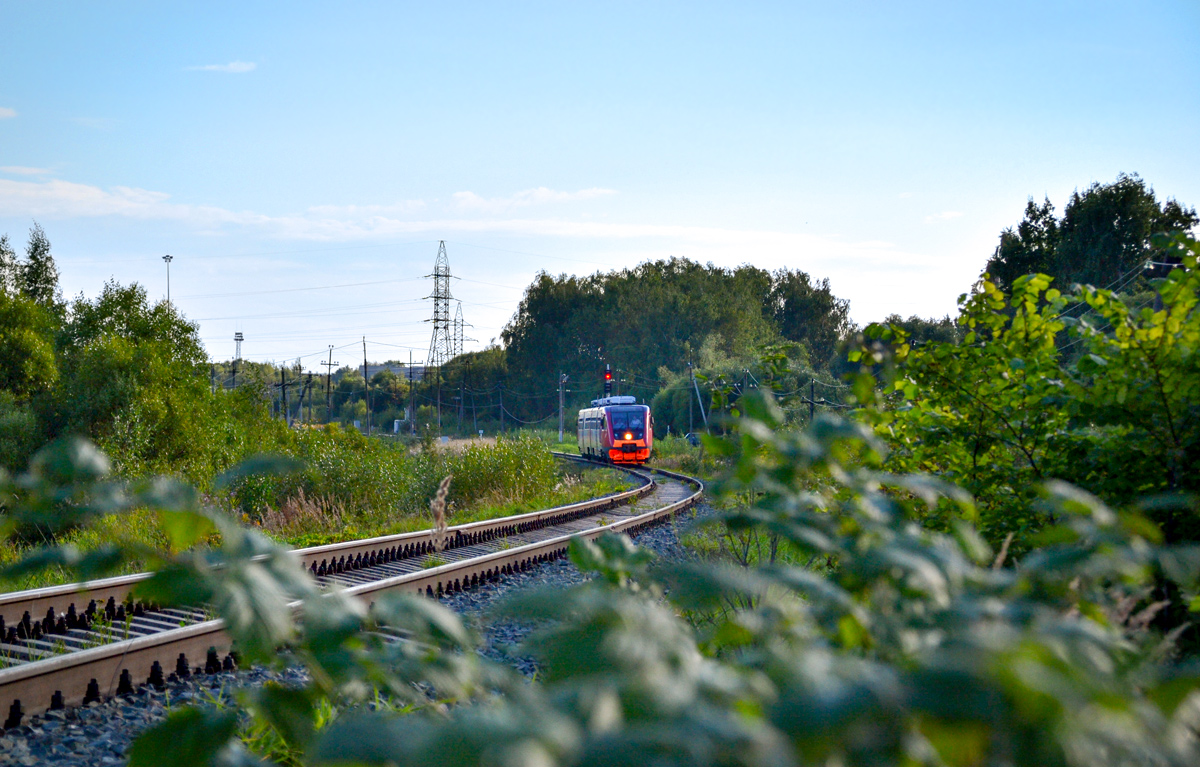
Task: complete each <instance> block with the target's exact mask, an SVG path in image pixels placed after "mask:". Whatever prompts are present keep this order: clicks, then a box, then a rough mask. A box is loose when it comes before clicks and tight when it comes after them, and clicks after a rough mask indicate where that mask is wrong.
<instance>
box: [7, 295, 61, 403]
mask: <svg viewBox="0 0 1200 767" xmlns="http://www.w3.org/2000/svg"><path fill="white" fill-rule="evenodd" d="M54 327H55V321H54V317H53V315H52V314H51V313H50V312H49V311H47V310H46V309H44V308H42V307H41V306H40V305H38V304H37V303H36V302H34V301H32V300H30V299H28V298H25V297H24V296H21V295H19V294H13V293H8V292H6V291H0V390H4V391H9V392H12V393H13V394H14V395H16V396H18V397H23V398H27V397H29V396H31V395H33V394H38V393H41V392H44V391H46V390H48V389H49V388H50V387H51V386H52V385H53V384H54V382H55V380H56V379H57V378H58V365H57V363H56V361H55V359H54V342H53V334H54Z"/></svg>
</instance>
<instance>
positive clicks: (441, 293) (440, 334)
mask: <svg viewBox="0 0 1200 767" xmlns="http://www.w3.org/2000/svg"><path fill="white" fill-rule="evenodd" d="M425 276H426V277H432V278H433V293H432V294H430V295H428V296H426V298H432V299H433V317H431V318H430V319H428V320H425V321H426V322H432V323H433V336H432V337H431V338H430V339H429V354H428V355H427V356H426V358H425V366H426V367H427V368H440V367H441V366H442V365H444V364H446V362H448V361H449V360H450V359H451V358H453V357H454V337H453V336H452V335H451V328H450V299H451V296H450V259H449V257H447V256H446V242H445V240H442V241H440V242H439V243H438V254H437V262H436V263H435V264H434V266H433V274H427V275H425Z"/></svg>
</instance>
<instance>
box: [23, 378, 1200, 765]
mask: <svg viewBox="0 0 1200 767" xmlns="http://www.w3.org/2000/svg"><path fill="white" fill-rule="evenodd" d="M743 407H744V410H745V412H746V416H745V418H744V419H743V420H742V421H741V424H740V427H739V430H738V436H737V437H736V438H733V439H729V440H712V439H710V440H709V445H708V446H709V449H711V450H713V451H716V452H720V453H722V454H725V455H728V456H729V457H730V459H731V460H733V461H734V462H735V467H734V470H733V471H732V472H731V475H730V476H729V478H728V479H727V480H726V481H725V482H724V483H723V484H722V485H721V487H720V488H719V491H720V492H727V493H734V494H737V495H739V496H742V497H746V498H751V499H753V503H752V505H750V506H749V507H742V508H739V509H737V510H734V511H730V512H728V513H725V514H724V515H723V516H722V517H721V518H720V519H719V520H717V521H716V522H715V523H716V524H721V525H725V526H727V527H728V528H729V529H731V530H740V531H747V530H758V531H761V532H762V533H763V534H769V535H775V536H778V537H779V538H781V539H782V540H785V541H786V542H787V543H788V545H790V546H793V547H795V548H796V550H798V551H801V552H806V553H808V554H811V555H812V556H814V557H819V558H821V559H822V560H831V561H836V566H835V567H834V568H833V569H832V570H831V571H830V572H829V573H828V574H827V575H818V574H817V573H814V572H813V571H810V570H808V569H806V568H804V567H802V566H796V565H793V564H789V563H786V562H779V561H776V562H774V563H773V564H766V563H759V564H756V565H751V566H748V567H735V566H729V565H724V564H719V563H708V562H694V563H683V564H670V563H666V564H662V565H658V566H654V565H653V563H651V562H650V557H648V556H647V555H646V554H645V553H643V552H640V551H638V550H637V549H636V547H633V546H632V545H631V544H630V543H629V541H628V540H627V539H623V538H618V537H608V538H602V539H601V540H600V541H598V542H596V543H594V544H585V543H582V542H580V541H576V542H574V543H573V544H572V552H571V554H572V558H573V560H574V561H575V562H576V563H577V564H578V565H579V566H580V567H582V568H584V569H586V570H589V571H591V572H593V573H595V574H596V575H598V576H599V577H596V578H592V579H590V580H589V581H587V582H586V583H584V584H583V585H580V586H577V587H574V588H571V589H568V590H561V589H550V590H546V591H541V592H523V593H521V594H519V595H518V596H517V597H515V598H514V600H513V601H512V602H510V604H509V605H508V607H507V608H506V610H505V612H506V613H507V614H508V615H509V616H512V617H515V618H518V619H522V620H532V621H535V622H536V625H537V626H538V629H537V630H536V631H535V633H534V634H533V636H532V637H531V639H530V640H529V641H527V642H526V644H525V646H524V647H523V650H522V651H523V652H526V653H529V654H532V655H533V656H534V657H535V658H536V659H537V661H538V663H539V673H538V676H537V679H536V680H534V681H530V680H524V679H521V678H519V677H517V676H516V674H515V673H514V672H512V671H510V670H508V669H506V668H504V667H498V666H495V665H492V664H491V663H489V662H487V661H485V660H484V659H483V658H482V657H481V656H480V655H478V654H477V653H476V652H475V649H476V648H477V647H478V643H479V637H478V636H477V635H476V634H475V633H473V632H472V631H471V630H469V629H467V628H466V627H465V626H464V625H463V624H462V622H461V621H460V619H459V618H458V617H457V616H456V615H454V614H453V613H450V612H449V611H447V610H445V609H444V608H442V607H441V606H439V605H438V604H437V603H435V602H432V601H429V600H425V599H422V598H419V597H411V596H402V597H395V596H386V597H383V598H379V599H376V601H375V603H374V604H373V605H372V606H371V607H370V608H369V609H368V608H366V607H364V606H363V605H362V604H361V603H358V602H356V601H354V600H352V599H348V598H346V597H345V596H344V595H342V594H340V593H338V592H333V593H320V592H318V591H317V590H316V589H315V588H314V587H313V585H312V583H311V581H308V580H307V576H306V574H305V573H304V571H303V570H302V569H300V568H299V566H298V565H297V564H296V563H295V561H294V560H293V559H291V558H289V557H286V556H282V554H281V552H280V550H278V549H276V548H274V547H272V546H271V545H270V544H269V542H267V541H265V540H263V539H262V538H261V537H259V536H257V534H255V533H253V532H239V531H237V530H236V529H233V528H231V527H230V526H229V523H228V522H227V521H225V520H223V519H221V518H220V517H219V515H214V514H213V512H209V511H205V510H203V509H198V508H196V507H195V506H194V505H192V504H194V501H195V498H196V496H195V494H192V495H191V496H187V495H186V494H185V493H180V492H178V491H177V490H174V491H171V492H168V490H171V488H170V487H168V488H163V489H162V490H161V491H160V492H158V493H156V494H147V493H143V494H142V495H141V496H140V497H139V499H138V500H139V502H142V503H148V502H149V503H153V504H155V506H156V507H157V508H160V509H161V510H162V512H163V513H165V514H168V515H176V516H177V517H178V518H179V519H180V522H179V524H178V525H177V530H178V534H179V536H180V538H179V540H180V541H186V540H189V539H190V540H193V541H197V542H198V541H199V537H200V536H201V535H202V532H203V528H204V525H196V524H193V522H192V519H194V518H196V517H197V516H200V517H204V518H206V519H209V520H211V522H212V524H214V525H216V526H217V527H219V528H220V529H221V530H222V536H221V539H222V543H221V546H220V548H219V549H208V548H206V547H204V546H200V547H199V548H195V549H191V550H188V551H187V552H184V553H183V554H178V555H170V556H164V558H163V559H162V563H163V565H164V566H165V567H164V570H163V572H164V573H166V575H164V576H162V577H160V578H156V579H155V580H153V581H151V582H150V585H149V586H147V591H146V593H147V594H149V595H152V596H153V597H154V598H155V599H159V600H162V601H167V600H169V599H170V598H171V597H175V598H176V599H177V600H180V601H185V602H186V601H189V600H190V601H191V602H192V603H195V600H196V599H197V598H199V597H202V596H207V597H210V598H211V599H212V601H213V602H214V604H216V605H219V607H220V610H221V614H222V617H224V618H225V619H226V621H227V622H228V625H229V631H230V633H231V634H232V635H233V637H234V639H235V642H236V643H237V645H238V647H239V648H240V649H241V651H242V652H243V653H244V654H245V655H246V657H248V658H254V659H258V660H259V661H260V662H261V663H263V664H265V665H269V666H278V665H281V664H284V663H300V664H303V665H304V666H305V667H306V669H307V670H308V678H309V679H310V682H309V683H308V684H307V685H305V686H303V687H298V688H295V689H283V688H279V687H271V686H268V687H266V688H263V689H262V690H261V691H257V690H256V691H248V692H247V693H245V694H244V695H243V696H242V698H241V703H242V706H243V710H242V713H241V717H240V719H241V721H242V722H245V723H246V725H244V726H247V727H249V728H251V729H252V730H253V731H255V732H258V733H262V732H264V731H268V730H269V731H271V732H273V733H274V734H275V737H274V738H272V739H266V738H263V737H256V738H255V739H253V740H252V741H251V743H252V744H255V743H258V744H260V745H261V746H262V747H263V754H262V755H267V754H269V755H271V756H275V757H283V758H286V759H288V760H290V761H291V762H292V763H304V764H311V765H324V764H364V765H375V764H379V765H382V764H438V765H445V766H446V767H456V766H457V765H477V764H498V763H501V764H508V763H513V764H516V763H521V764H541V765H559V764H561V765H577V764H614V765H616V764H664V763H670V764H696V765H701V764H703V765H718V764H720V765H723V764H730V765H751V764H752V765H763V764H771V765H792V764H840V765H879V764H896V765H901V764H944V765H964V766H965V765H976V764H1012V765H1030V766H1032V765H1038V766H1041V765H1081V766H1082V765H1088V766H1089V767H1091V766H1092V765H1109V764H1111V765H1116V764H1132V763H1138V764H1162V765H1180V766H1181V767H1182V766H1183V765H1189V764H1194V763H1195V762H1196V761H1197V760H1198V759H1200V751H1198V750H1197V744H1196V741H1195V738H1194V737H1192V734H1193V733H1194V728H1195V727H1196V724H1197V719H1196V713H1195V712H1196V711H1197V706H1198V705H1200V675H1197V674H1196V673H1195V669H1194V668H1192V667H1191V666H1188V665H1183V664H1176V663H1175V662H1173V661H1172V659H1171V654H1170V641H1169V638H1168V640H1167V641H1166V642H1164V641H1163V637H1161V636H1159V635H1157V634H1156V633H1155V632H1154V631H1153V630H1152V629H1151V628H1150V627H1149V618H1148V617H1147V616H1148V615H1153V613H1154V611H1155V610H1157V609H1158V607H1159V606H1158V605H1157V604H1151V603H1149V602H1148V601H1147V592H1146V590H1145V589H1146V586H1147V584H1148V583H1149V579H1150V578H1152V577H1154V576H1158V577H1160V578H1164V579H1167V580H1170V581H1174V582H1175V583H1177V585H1178V586H1179V587H1180V588H1181V589H1183V594H1184V596H1185V598H1188V599H1194V597H1195V594H1196V592H1195V588H1196V583H1195V580H1196V577H1197V573H1198V572H1200V550H1198V549H1197V548H1196V547H1194V546H1182V547H1181V546H1164V545H1162V544H1160V543H1157V542H1156V539H1155V536H1154V534H1153V526H1152V525H1150V524H1149V523H1148V522H1146V521H1145V520H1142V519H1138V518H1136V517H1131V516H1128V515H1119V514H1116V513H1114V512H1112V511H1111V510H1109V509H1108V508H1107V507H1106V506H1105V505H1104V504H1103V503H1101V502H1100V501H1098V500H1097V499H1095V498H1094V497H1092V496H1089V495H1088V494H1086V493H1084V492H1081V491H1079V490H1077V489H1075V488H1072V487H1069V486H1067V485H1064V484H1062V483H1049V484H1047V485H1046V486H1045V487H1044V489H1043V491H1042V496H1041V500H1040V502H1041V503H1044V504H1046V508H1047V510H1048V513H1049V514H1050V515H1051V517H1052V519H1053V526H1052V527H1051V528H1048V529H1047V531H1046V535H1045V536H1044V537H1043V541H1042V543H1041V545H1040V546H1039V547H1038V548H1037V549H1036V550H1034V551H1032V552H1030V553H1029V554H1028V555H1026V556H1025V557H1024V558H1023V559H1022V560H1021V561H1020V563H1019V564H1018V565H1017V566H1016V567H1007V568H1005V567H998V566H995V565H994V564H993V558H994V552H993V551H992V550H991V549H990V547H989V546H988V545H987V543H986V542H985V541H984V540H983V538H982V537H981V536H980V535H979V534H978V532H977V531H976V530H975V529H974V528H973V527H972V526H971V525H970V524H969V523H967V522H962V521H960V522H956V523H955V524H954V525H952V526H951V529H949V530H948V531H946V532H944V533H940V532H934V531H930V530H928V529H926V528H923V527H921V526H920V525H918V524H916V523H915V520H916V519H917V517H918V515H919V513H920V509H921V508H928V507H930V506H936V505H939V504H949V505H951V506H954V507H956V508H958V509H959V510H960V511H961V512H962V513H961V514H960V516H961V517H964V518H969V517H970V516H971V503H972V502H971V499H970V497H969V495H968V494H966V493H964V492H963V491H962V490H960V489H958V488H956V487H954V486H953V485H950V484H947V483H944V482H941V481H939V480H937V479H934V478H931V477H927V476H921V475H897V474H890V473H883V472H881V471H880V470H879V467H880V466H881V465H882V463H883V461H885V460H886V448H885V447H884V445H883V444H882V443H880V442H879V441H878V440H877V439H876V437H875V436H874V435H873V434H872V433H871V431H870V430H869V429H867V428H866V427H864V426H862V425H856V424H853V423H849V422H845V421H841V420H838V419H836V418H832V417H828V418H826V417H823V418H821V419H818V421H817V422H816V423H815V424H814V425H813V427H812V429H810V430H809V431H807V432H805V433H796V432H791V431H786V430H781V429H780V426H781V425H782V423H783V413H782V411H780V410H779V408H778V407H777V406H776V405H775V404H774V402H773V401H772V399H771V398H770V396H769V395H766V394H762V395H759V394H755V395H754V396H750V397H747V398H744V404H743ZM73 462H74V463H73ZM44 463H45V465H56V466H57V465H60V464H61V465H62V466H63V467H64V468H63V469H62V470H61V471H60V472H59V473H58V474H55V475H54V476H56V477H57V476H61V478H62V479H67V480H70V482H71V484H70V486H71V487H72V488H74V489H73V490H72V491H71V492H78V491H79V490H80V489H83V490H85V491H86V493H85V496H86V498H91V497H96V496H105V497H119V495H120V494H119V493H117V494H114V493H113V492H111V491H110V492H105V491H102V489H101V485H102V484H103V483H102V482H101V484H100V485H96V484H93V485H92V486H90V487H89V486H86V485H87V483H86V482H85V483H84V486H79V484H78V483H79V482H80V481H82V480H83V479H84V478H87V477H93V479H97V477H96V475H97V472H96V470H95V460H94V458H92V457H89V455H88V454H87V453H86V451H83V452H81V451H79V450H77V449H74V452H70V451H68V452H66V453H61V454H60V455H58V456H57V457H55V456H48V457H47V458H46V459H44ZM76 463H78V466H76V465H75V464H76ZM72 466H74V467H75V468H71V467H72ZM46 476H49V475H46ZM98 479H101V480H102V477H99V478H98ZM21 483H22V486H29V487H33V486H35V485H36V486H39V487H40V486H41V485H38V484H37V482H34V481H32V480H28V479H22V480H21ZM44 490H45V491H46V492H51V493H52V492H54V490H53V488H52V487H50V486H46V487H45V488H44ZM181 500H183V501H186V502H185V503H181V502H180V501H181ZM84 503H85V505H86V504H89V503H91V501H87V500H85V501H84ZM91 505H92V506H93V507H94V506H95V504H94V503H91ZM122 508H123V507H122V506H121V504H110V507H109V511H110V512H113V513H122V512H121V509H122ZM45 558H46V557H45V556H44V555H43V559H45ZM216 564H220V565H221V566H220V567H215V566H214V565H216ZM251 584H253V588H252V590H250V589H249V587H250V585H251ZM293 600H299V601H300V611H299V614H302V615H303V621H302V622H300V623H297V622H296V619H295V615H296V614H297V613H296V612H294V611H293V608H292V603H293ZM684 616H688V617H690V618H691V620H687V619H685V617H684ZM385 626H386V627H387V631H382V630H381V629H382V628H383V627H385ZM387 633H391V634H393V635H395V636H401V637H404V639H403V640H401V641H389V640H385V638H384V637H385V635H386V634H387ZM281 648H282V649H281ZM380 695H382V696H384V697H385V698H386V699H388V700H389V701H390V704H389V705H387V706H377V705H375V701H377V700H378V699H379V698H378V696H380ZM330 704H332V706H333V708H334V709H336V710H337V711H338V713H337V714H336V715H332V716H331V715H328V714H326V713H322V712H323V711H325V710H327V709H326V708H325V707H326V706H328V705H330ZM447 704H452V705H447ZM235 721H238V718H237V717H235V716H234V714H233V710H232V709H220V710H210V709H205V708H203V707H201V708H196V707H189V708H185V709H183V710H180V711H176V712H174V713H173V714H172V716H171V718H170V719H169V720H168V721H167V722H165V723H163V724H161V725H159V726H157V727H155V728H152V729H150V730H149V731H147V732H146V733H145V734H143V735H142V738H141V740H140V741H139V744H138V745H137V746H136V747H135V749H134V751H133V752H132V754H131V756H132V757H133V758H134V759H135V760H136V761H135V762H134V763H136V764H138V765H151V764H194V763H199V764H216V763H218V760H221V761H222V762H223V763H230V762H231V761H233V762H234V763H237V762H245V761H246V760H248V759H251V758H253V755H251V754H248V753H246V751H245V747H244V745H243V743H242V741H241V739H239V737H238V735H237V732H236V728H235V726H234V724H233V723H234V722H235ZM268 741H269V742H268ZM189 744H194V745H189ZM180 749H183V752H181V751H180Z"/></svg>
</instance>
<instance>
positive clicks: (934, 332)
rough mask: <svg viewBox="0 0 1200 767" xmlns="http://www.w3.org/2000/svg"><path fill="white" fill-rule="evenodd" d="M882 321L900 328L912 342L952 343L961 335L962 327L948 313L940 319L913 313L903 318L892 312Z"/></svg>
mask: <svg viewBox="0 0 1200 767" xmlns="http://www.w3.org/2000/svg"><path fill="white" fill-rule="evenodd" d="M883 322H884V324H885V325H891V326H892V327H895V328H900V329H902V330H903V331H904V333H905V335H906V336H907V338H908V341H909V342H910V343H912V344H923V343H930V342H935V343H953V342H955V341H958V340H959V339H961V338H962V335H963V331H962V328H960V327H959V326H958V323H957V322H956V321H955V320H954V319H952V318H951V317H950V315H948V314H947V315H946V316H945V317H942V318H941V319H940V320H935V319H925V318H924V317H918V316H916V315H915V314H914V315H911V316H909V318H908V319H904V318H903V317H901V316H900V315H899V314H892V315H888V316H887V317H886V318H884V320H883Z"/></svg>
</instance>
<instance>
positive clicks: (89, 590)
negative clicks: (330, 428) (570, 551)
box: [0, 453, 704, 729]
mask: <svg viewBox="0 0 1200 767" xmlns="http://www.w3.org/2000/svg"><path fill="white" fill-rule="evenodd" d="M555 455H556V457H559V458H561V459H563V460H571V461H577V462H581V463H586V464H589V465H594V463H593V462H591V461H588V460H587V459H583V458H581V457H579V456H574V455H568V454H560V453H556V454H555ZM612 468H617V469H619V470H621V471H624V472H626V473H628V474H631V475H633V476H635V477H637V478H638V479H639V480H640V484H639V486H638V487H635V488H633V489H632V490H628V491H625V492H622V493H617V494H614V495H611V496H606V497H602V498H597V499H592V500H589V501H584V502H581V503H576V504H570V505H568V506H561V507H556V508H553V509H546V510H543V511H537V512H531V513H528V514H521V515H516V516H511V517H503V518H498V519H493V520H486V521H483V522H474V523H470V524H466V525H457V526H454V527H451V528H448V530H447V536H448V538H447V548H446V549H445V550H441V551H438V552H436V554H437V557H438V559H439V560H441V561H442V562H443V563H442V564H438V565H437V566H433V567H430V566H429V564H430V563H431V562H430V560H429V555H430V554H433V553H434V549H433V545H432V531H419V532H413V533H403V534H399V535H391V536H381V537H376V538H370V539H362V540H357V541H347V542H344V543H337V544H329V545H326V546H318V547H312V548H308V549H298V550H296V551H295V552H294V553H295V555H296V556H298V557H299V558H300V560H301V562H302V563H303V564H304V566H305V568H306V569H308V570H309V572H310V573H312V574H313V575H314V577H316V578H317V579H318V581H319V582H321V583H323V584H325V585H327V586H328V587H331V588H342V589H344V590H345V591H346V592H347V593H348V594H351V595H354V596H357V597H359V598H360V599H363V600H364V601H367V602H371V601H373V599H374V598H376V597H377V596H378V595H380V594H383V593H386V592H388V591H406V592H409V593H416V594H424V595H426V596H429V597H439V596H442V595H443V594H446V593H455V592H458V591H462V590H464V589H470V588H472V587H474V586H477V585H479V584H480V583H486V582H489V581H496V580H499V579H501V578H503V577H504V576H505V575H509V574H512V573H514V572H520V571H525V570H528V569H529V568H531V567H536V566H537V565H539V564H541V563H544V562H549V561H552V560H554V559H558V558H560V557H562V556H563V555H565V554H566V551H567V547H568V545H569V543H570V540H571V538H573V537H576V536H582V537H586V538H594V537H596V536H598V535H600V534H602V533H604V532H606V531H614V532H633V531H635V530H637V529H640V528H642V527H645V526H648V525H652V524H655V523H656V522H659V521H662V520H663V519H665V518H667V517H669V516H671V515H673V514H675V513H676V512H678V511H680V510H682V509H685V508H687V507H688V506H691V505H692V504H694V503H695V502H696V501H697V500H698V499H699V497H700V494H701V493H702V492H703V488H704V486H703V483H702V482H700V481H699V480H697V479H694V478H692V477H688V476H686V475H682V474H676V473H674V472H669V471H665V470H662V469H652V468H642V469H631V468H628V467H612ZM651 475H658V477H659V478H660V479H659V480H658V481H656V480H655V479H653V478H652V476H651ZM147 577H149V574H147V573H141V574H137V575H129V576H121V577H118V578H109V579H105V580H103V581H96V582H93V583H90V584H71V585H68V586H58V587H51V588H46V589H36V590H32V591H26V592H14V593H11V594H3V595H0V621H7V626H6V628H5V630H4V632H3V633H2V634H0V639H2V640H4V641H0V717H2V718H3V721H2V722H0V726H3V727H4V728H5V729H7V728H10V727H15V726H17V725H19V724H20V722H21V719H22V718H23V717H25V716H29V715H32V714H35V713H40V712H41V711H44V710H46V709H54V708H62V707H65V706H69V705H77V704H80V703H87V702H89V701H91V700H99V699H101V698H103V697H110V696H112V695H114V694H115V695H120V694H123V693H126V692H132V690H133V688H134V687H135V686H137V685H139V684H142V683H145V684H151V685H154V686H161V685H162V684H164V683H165V681H167V680H168V679H169V675H170V674H172V673H173V674H176V675H178V676H186V675H190V674H194V673H205V672H207V673H215V672H216V671H220V670H222V668H224V669H225V670H228V669H229V668H230V667H232V666H233V665H234V664H235V661H234V659H233V657H232V655H231V654H229V649H230V640H229V637H228V636H227V635H226V634H225V632H224V624H223V622H222V621H221V620H219V619H211V616H209V615H208V613H207V612H206V611H205V610H204V609H203V608H169V609H161V608H157V607H156V606H153V605H139V604H136V603H132V602H130V601H129V595H130V592H131V590H132V589H133V587H134V586H136V584H137V583H139V582H141V581H142V580H144V579H145V578H147ZM76 601H78V602H79V604H80V605H83V604H85V603H86V604H87V605H88V606H87V607H85V608H76V607H75V602H76ZM34 615H41V616H42V617H41V618H40V619H39V620H38V621H37V623H38V630H37V631H35V630H34V628H35V627H34V623H35V621H34V619H33V617H32V616H34ZM10 616H11V617H10ZM18 616H19V617H18ZM14 624H15V625H14ZM42 625H50V626H52V627H53V628H52V630H51V631H49V632H47V631H43V630H41V628H40V627H41V626H42ZM0 626H5V623H2V622H0ZM35 635H36V638H35ZM8 639H15V640H17V641H16V642H15V643H10V642H8V641H7V640H8ZM201 658H203V659H204V660H203V663H200V659H201Z"/></svg>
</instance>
